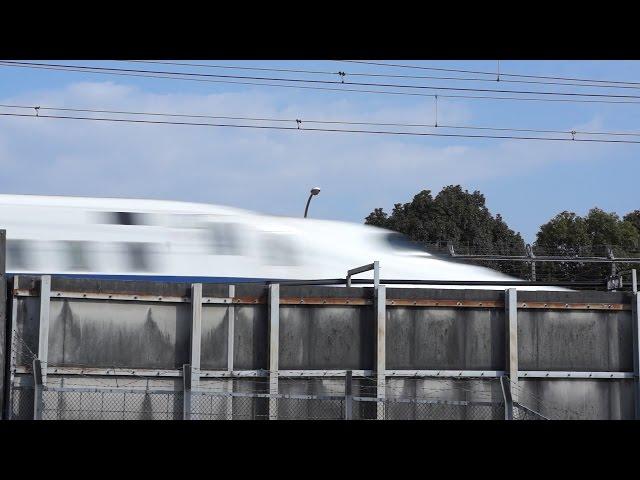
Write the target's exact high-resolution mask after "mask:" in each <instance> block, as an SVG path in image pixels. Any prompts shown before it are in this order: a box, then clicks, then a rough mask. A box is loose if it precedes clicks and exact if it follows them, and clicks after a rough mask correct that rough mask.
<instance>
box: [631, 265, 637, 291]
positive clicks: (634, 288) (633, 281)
mask: <svg viewBox="0 0 640 480" xmlns="http://www.w3.org/2000/svg"><path fill="white" fill-rule="evenodd" d="M631 291H632V292H633V293H638V274H637V273H636V269H635V268H634V269H632V270H631Z"/></svg>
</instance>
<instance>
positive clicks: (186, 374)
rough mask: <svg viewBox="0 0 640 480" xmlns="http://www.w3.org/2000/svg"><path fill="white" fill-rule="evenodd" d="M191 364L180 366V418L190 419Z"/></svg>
mask: <svg viewBox="0 0 640 480" xmlns="http://www.w3.org/2000/svg"><path fill="white" fill-rule="evenodd" d="M191 373H192V372H191V365H189V364H188V363H187V364H185V365H183V366H182V419H183V420H191Z"/></svg>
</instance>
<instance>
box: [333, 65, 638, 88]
mask: <svg viewBox="0 0 640 480" xmlns="http://www.w3.org/2000/svg"><path fill="white" fill-rule="evenodd" d="M336 61H338V62H345V63H357V64H363V65H377V66H383V67H396V68H410V69H418V70H431V71H439V72H456V73H472V74H478V75H492V76H496V75H498V74H499V75H500V76H501V77H518V78H540V79H545V80H566V81H576V82H593V83H614V84H621V85H636V86H640V82H630V81H623V80H599V79H593V78H575V77H554V76H548V75H526V74H518V73H505V72H499V73H498V72H487V71H479V70H463V69H455V68H439V67H425V66H420V65H402V64H397V63H385V62H371V61H363V60H336ZM500 81H503V80H500Z"/></svg>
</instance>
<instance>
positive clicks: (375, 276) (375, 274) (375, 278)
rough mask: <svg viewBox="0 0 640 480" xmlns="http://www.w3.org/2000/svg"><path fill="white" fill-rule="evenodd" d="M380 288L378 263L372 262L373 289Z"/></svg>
mask: <svg viewBox="0 0 640 480" xmlns="http://www.w3.org/2000/svg"><path fill="white" fill-rule="evenodd" d="M379 286H380V262H379V261H378V260H376V261H375V262H373V288H376V289H377V288H378V287H379Z"/></svg>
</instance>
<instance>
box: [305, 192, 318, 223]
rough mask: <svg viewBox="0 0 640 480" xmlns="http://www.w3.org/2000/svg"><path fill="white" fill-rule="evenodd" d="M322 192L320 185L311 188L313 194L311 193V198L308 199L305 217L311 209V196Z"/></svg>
mask: <svg viewBox="0 0 640 480" xmlns="http://www.w3.org/2000/svg"><path fill="white" fill-rule="evenodd" d="M319 193H320V187H313V188H312V189H311V194H310V195H309V199H308V200H307V206H306V207H304V218H307V212H308V211H309V204H310V203H311V198H312V197H313V196H314V195H318V194H319Z"/></svg>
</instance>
